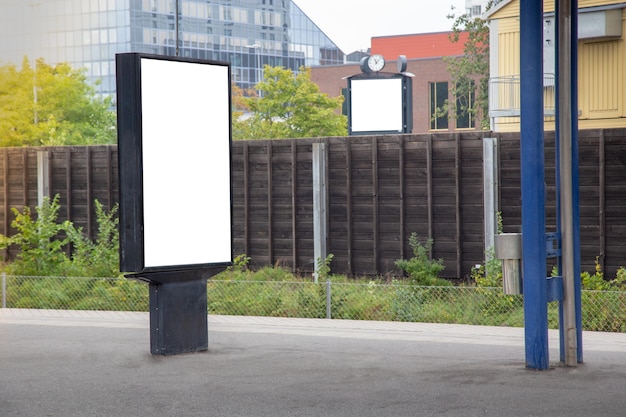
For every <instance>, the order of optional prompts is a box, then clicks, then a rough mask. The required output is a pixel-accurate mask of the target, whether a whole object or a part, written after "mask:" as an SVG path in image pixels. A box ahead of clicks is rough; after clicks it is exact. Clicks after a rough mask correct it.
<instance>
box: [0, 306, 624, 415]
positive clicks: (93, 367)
mask: <svg viewBox="0 0 626 417" xmlns="http://www.w3.org/2000/svg"><path fill="white" fill-rule="evenodd" d="M523 339H524V338H523V330H522V329H511V328H494V327H477V326H457V325H435V324H420V323H380V322H358V321H340V320H307V319H272V318H254V317H225V316H211V317H210V318H209V351H208V352H204V353H196V354H189V355H180V356H172V357H152V356H150V354H149V351H150V349H149V331H148V315H147V314H145V313H95V312H63V311H50V310H43V311H33V310H2V309H0V415H1V416H29V417H37V416H55V417H56V416H59V417H61V416H63V417H70V416H80V417H84V416H137V417H140V416H141V417H143V416H146V417H147V416H316V417H320V416H624V415H626V335H621V334H608V333H585V339H584V340H585V361H586V363H585V364H584V365H581V366H578V367H576V368H566V367H562V366H560V365H558V363H555V366H554V368H553V369H552V370H550V371H544V372H536V371H529V370H526V369H525V367H524V345H523ZM551 346H554V347H556V348H558V339H556V334H555V333H552V332H551ZM551 357H552V359H553V360H554V361H558V350H557V349H551Z"/></svg>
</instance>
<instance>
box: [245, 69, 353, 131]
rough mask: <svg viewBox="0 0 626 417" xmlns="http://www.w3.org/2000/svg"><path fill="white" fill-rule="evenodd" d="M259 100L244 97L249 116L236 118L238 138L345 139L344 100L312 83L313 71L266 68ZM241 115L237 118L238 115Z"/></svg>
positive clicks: (258, 88) (259, 87) (258, 86)
mask: <svg viewBox="0 0 626 417" xmlns="http://www.w3.org/2000/svg"><path fill="white" fill-rule="evenodd" d="M256 89H257V90H258V91H259V97H248V98H244V99H243V100H244V101H245V104H246V106H247V108H248V109H249V111H250V114H249V117H247V118H246V117H234V120H233V137H234V138H235V139H279V138H305V137H322V136H345V135H346V134H347V118H346V117H345V116H344V115H342V114H339V112H338V111H339V110H341V104H342V102H343V97H336V98H331V97H328V96H327V95H326V94H323V93H321V92H320V90H319V87H318V86H317V85H316V84H315V83H313V82H312V81H311V70H310V69H305V68H300V72H298V74H297V75H294V74H293V71H291V70H290V69H285V68H282V67H270V66H265V69H264V80H263V81H262V82H260V83H258V84H257V85H256ZM235 116H237V115H235Z"/></svg>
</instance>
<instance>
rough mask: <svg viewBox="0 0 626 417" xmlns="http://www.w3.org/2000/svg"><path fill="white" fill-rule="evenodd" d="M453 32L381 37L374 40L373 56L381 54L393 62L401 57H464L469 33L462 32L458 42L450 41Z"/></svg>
mask: <svg viewBox="0 0 626 417" xmlns="http://www.w3.org/2000/svg"><path fill="white" fill-rule="evenodd" d="M451 33H452V32H437V33H420V34H414V35H398V36H379V37H373V38H372V54H381V55H383V56H384V57H385V58H386V59H387V60H390V61H393V60H395V59H396V58H397V57H398V56H399V55H406V57H407V58H408V59H417V58H434V57H442V56H453V55H463V45H464V44H465V42H466V41H467V39H468V36H469V34H468V33H467V32H461V34H460V36H459V41H458V42H454V43H453V42H451V41H450V38H449V36H450V34H451Z"/></svg>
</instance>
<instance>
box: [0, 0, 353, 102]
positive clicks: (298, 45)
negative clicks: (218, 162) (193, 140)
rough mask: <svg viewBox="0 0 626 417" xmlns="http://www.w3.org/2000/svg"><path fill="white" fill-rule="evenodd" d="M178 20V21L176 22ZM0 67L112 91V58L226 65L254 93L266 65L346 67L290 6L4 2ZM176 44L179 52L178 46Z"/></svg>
mask: <svg viewBox="0 0 626 417" xmlns="http://www.w3.org/2000/svg"><path fill="white" fill-rule="evenodd" d="M177 15H178V21H176V16H177ZM0 39H3V42H2V43H0V64H8V63H12V64H15V65H18V66H20V65H21V63H22V60H23V59H24V57H28V58H29V59H30V60H34V59H36V58H40V57H41V58H43V59H44V60H45V61H46V63H48V64H52V65H54V64H56V63H59V62H67V63H69V64H71V65H72V66H73V67H74V68H85V69H86V75H87V77H88V78H89V79H90V80H91V81H92V82H93V83H94V85H96V86H97V89H98V91H99V92H100V93H101V94H103V95H109V94H114V93H115V54H116V53H120V52H144V53H153V54H159V55H176V52H177V49H178V54H179V55H180V56H183V57H193V58H201V59H211V60H219V61H229V62H230V63H231V68H232V79H233V81H234V82H235V83H236V84H237V85H238V86H240V87H242V88H244V89H247V88H252V87H253V86H254V85H255V84H256V83H257V82H258V81H259V80H260V79H261V78H262V74H263V71H262V68H263V67H264V66H265V65H270V66H283V67H286V68H290V69H292V70H294V71H297V70H298V69H299V68H300V67H301V66H312V65H333V64H342V63H343V62H344V54H343V52H342V51H341V50H339V48H338V47H337V46H336V45H335V44H334V43H333V42H332V41H331V40H330V39H329V38H328V37H327V36H326V35H325V34H324V33H323V32H322V31H321V30H320V29H319V28H318V27H317V26H316V25H315V24H314V23H313V22H312V21H311V20H310V19H309V18H308V17H307V16H306V15H305V14H304V13H303V12H302V10H301V9H300V8H299V7H298V6H297V5H296V4H295V3H294V2H293V1H292V0H40V1H38V2H34V1H32V2H29V1H25V0H2V2H0ZM177 46H178V48H177Z"/></svg>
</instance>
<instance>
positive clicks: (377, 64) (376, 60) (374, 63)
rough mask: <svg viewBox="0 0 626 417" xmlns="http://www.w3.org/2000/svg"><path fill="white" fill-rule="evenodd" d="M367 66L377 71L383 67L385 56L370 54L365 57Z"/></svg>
mask: <svg viewBox="0 0 626 417" xmlns="http://www.w3.org/2000/svg"><path fill="white" fill-rule="evenodd" d="M367 67H368V68H369V69H370V71H374V72H378V71H380V70H382V69H383V68H384V67H385V58H383V56H382V55H379V54H376V55H372V56H370V57H369V58H368V59H367Z"/></svg>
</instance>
